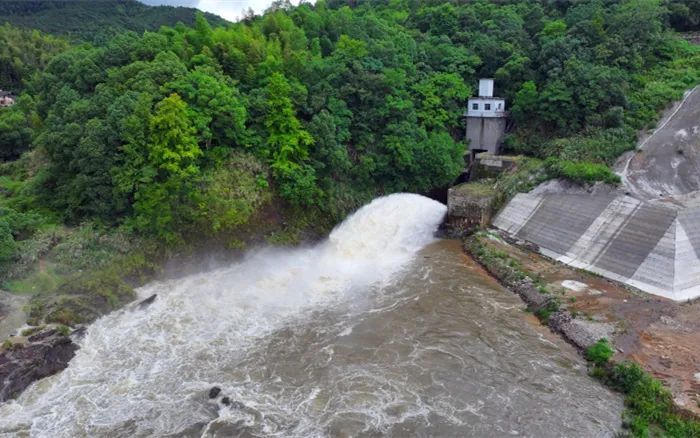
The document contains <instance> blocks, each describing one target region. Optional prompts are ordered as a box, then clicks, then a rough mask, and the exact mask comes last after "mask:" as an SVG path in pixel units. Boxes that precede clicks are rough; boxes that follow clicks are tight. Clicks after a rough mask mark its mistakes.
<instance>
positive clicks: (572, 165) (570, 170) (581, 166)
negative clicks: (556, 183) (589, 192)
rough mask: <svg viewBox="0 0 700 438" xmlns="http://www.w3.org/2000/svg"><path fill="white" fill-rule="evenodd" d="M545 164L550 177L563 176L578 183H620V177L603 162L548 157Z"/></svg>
mask: <svg viewBox="0 0 700 438" xmlns="http://www.w3.org/2000/svg"><path fill="white" fill-rule="evenodd" d="M545 165H546V167H547V173H548V175H549V176H550V177H552V178H565V179H568V180H570V181H573V182H576V183H579V184H587V183H595V182H599V181H600V182H604V183H607V184H612V185H617V184H619V183H620V177H619V176H617V175H616V174H615V172H613V171H612V170H610V168H609V167H608V166H605V165H603V164H596V163H589V162H573V161H565V160H560V159H558V158H555V157H550V158H548V159H547V161H546V162H545Z"/></svg>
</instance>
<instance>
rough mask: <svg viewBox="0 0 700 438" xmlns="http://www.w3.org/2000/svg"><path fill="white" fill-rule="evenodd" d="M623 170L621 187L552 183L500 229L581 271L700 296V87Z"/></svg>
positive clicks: (510, 209)
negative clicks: (584, 270)
mask: <svg viewBox="0 0 700 438" xmlns="http://www.w3.org/2000/svg"><path fill="white" fill-rule="evenodd" d="M616 168H617V170H618V173H619V174H620V176H621V177H622V181H623V184H622V187H621V188H620V189H618V190H615V189H611V188H607V189H606V188H601V187H598V188H597V189H596V190H594V191H593V192H592V193H588V192H587V191H586V190H582V189H581V188H577V187H573V186H567V185H566V184H564V183H562V182H549V183H545V184H543V185H541V186H540V187H538V188H536V189H535V190H533V191H532V192H530V193H525V194H519V195H517V196H515V197H514V198H513V199H512V200H511V202H510V203H509V204H508V205H507V206H506V207H505V208H504V209H503V210H502V211H501V212H500V213H499V214H498V216H497V217H496V219H495V220H494V225H495V226H496V227H497V228H499V229H501V230H503V231H506V232H507V233H509V234H511V235H512V236H514V237H516V238H518V239H521V240H524V241H527V242H529V243H533V244H535V245H537V247H538V248H539V250H540V252H542V253H543V254H545V255H547V256H550V257H552V258H554V259H557V260H559V261H561V262H564V263H567V264H569V265H572V266H575V267H577V268H582V269H586V270H589V271H592V272H595V273H598V274H601V275H603V276H605V277H608V278H611V279H613V280H617V281H621V282H623V283H626V284H628V285H630V286H634V287H636V288H638V289H641V290H643V291H646V292H649V293H652V294H656V295H660V296H664V297H667V298H671V299H674V300H677V301H682V300H688V299H693V298H697V297H700V190H699V189H700V88H695V89H693V90H691V91H689V92H688V93H686V95H685V96H684V98H683V100H682V101H681V102H678V103H677V104H675V105H674V106H673V107H672V108H670V109H669V110H668V111H667V112H666V114H665V116H664V118H663V119H662V120H661V121H660V122H659V125H658V127H657V128H656V129H655V130H654V131H653V132H652V133H651V134H650V135H649V136H648V137H647V138H646V139H644V140H643V141H641V142H640V144H639V146H638V148H637V150H636V151H634V152H631V153H628V154H626V155H624V156H623V157H621V159H620V161H619V163H618V165H617V166H616Z"/></svg>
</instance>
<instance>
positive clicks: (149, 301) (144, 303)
mask: <svg viewBox="0 0 700 438" xmlns="http://www.w3.org/2000/svg"><path fill="white" fill-rule="evenodd" d="M157 296H158V294H153V295H151V296H150V297H148V298H146V299H145V300H143V301H141V302H140V303H139V305H138V307H139V309H145V308H146V307H148V306H150V305H151V304H153V302H154V301H155V300H156V297H157Z"/></svg>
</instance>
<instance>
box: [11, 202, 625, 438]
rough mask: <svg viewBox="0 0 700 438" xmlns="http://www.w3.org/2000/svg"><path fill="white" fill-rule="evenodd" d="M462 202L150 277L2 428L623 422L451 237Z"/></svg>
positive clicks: (387, 428)
mask: <svg viewBox="0 0 700 438" xmlns="http://www.w3.org/2000/svg"><path fill="white" fill-rule="evenodd" d="M444 213H445V207H444V206H443V205H442V204H439V203H437V202H435V201H432V200H429V199H427V198H424V197H421V196H418V195H408V194H399V195H391V196H388V197H384V198H379V199H376V200H375V201H373V202H372V203H370V204H369V205H367V206H365V207H364V208H362V209H360V210H359V211H358V212H356V213H355V214H354V215H352V216H350V217H349V218H348V219H347V220H346V221H345V222H344V223H343V224H341V225H339V226H338V227H337V228H336V229H335V230H334V231H333V233H332V234H331V235H330V237H329V239H328V240H327V241H325V242H323V243H321V244H318V245H316V246H314V247H309V248H300V249H291V250H279V249H269V248H268V249H262V250H257V251H252V252H251V253H250V254H248V256H247V257H246V258H245V259H243V260H242V261H240V262H237V263H235V264H232V265H230V266H227V267H223V268H220V269H218V270H215V271H212V272H207V273H201V274H196V275H191V276H188V277H185V278H182V279H177V280H170V281H163V282H155V283H152V284H150V285H147V286H145V287H143V288H141V289H139V291H138V293H139V296H140V297H142V298H146V297H149V296H151V295H153V294H157V298H156V300H155V302H154V303H153V304H151V305H150V306H148V307H145V308H141V307H139V306H137V305H131V306H128V307H127V308H124V309H122V310H120V311H118V312H114V313H112V314H110V315H107V316H105V317H103V318H101V319H100V320H98V321H97V322H95V323H94V324H93V325H91V326H90V328H89V330H88V333H87V335H86V336H85V337H84V338H83V339H82V340H81V341H80V345H81V348H80V350H79V351H78V353H77V355H76V357H75V358H74V359H73V360H72V362H71V363H70V366H69V367H68V368H67V369H66V370H65V371H63V372H61V373H60V374H57V375H55V376H53V377H50V378H47V379H44V380H42V381H40V382H38V383H37V384H35V385H33V386H32V387H30V388H29V389H28V390H27V391H25V393H24V394H22V395H21V396H20V397H19V398H18V399H17V400H14V401H10V402H7V403H5V404H4V405H2V406H0V435H2V436H37V437H52V438H53V437H134V436H139V437H140V436H173V437H176V436H177V437H179V436H192V437H199V436H204V437H228V436H245V437H258V436H260V437H262V436H265V437H266V436H284V437H286V436H297V437H316V436H319V437H320V436H333V437H335V436H394V437H411V436H444V437H463V436H477V437H483V436H533V437H549V436H551V437H562V436H571V437H574V436H581V437H590V436H612V435H613V434H614V433H615V431H616V430H617V429H618V428H619V425H620V411H621V409H622V404H621V400H620V399H619V398H618V397H617V396H615V395H614V394H612V393H610V392H608V391H607V390H606V389H605V388H603V387H602V386H600V385H599V384H598V383H596V382H595V381H594V380H592V379H591V378H589V377H588V376H587V375H586V370H585V365H584V363H583V362H582V360H581V359H579V358H578V357H577V356H576V354H575V353H574V351H573V349H572V348H571V347H569V346H568V345H565V344H563V343H562V342H561V341H559V340H558V339H557V338H556V337H554V336H551V335H550V334H548V333H547V332H546V330H544V329H542V328H541V327H538V326H537V324H534V323H532V322H530V321H529V320H528V317H527V315H526V313H525V312H523V308H524V306H523V304H522V303H521V302H520V300H519V298H517V297H516V296H515V295H512V294H510V293H509V292H507V291H505V290H504V289H503V288H502V287H500V286H499V285H498V284H497V283H496V282H495V281H494V280H492V279H491V278H489V277H488V276H487V275H485V273H484V272H483V271H482V270H481V269H480V268H479V267H478V266H476V265H475V264H474V263H473V262H472V261H470V260H469V259H468V258H467V257H466V256H465V255H464V254H463V253H462V251H461V249H460V246H459V243H458V242H456V241H450V240H436V239H435V238H434V237H433V234H434V231H435V230H436V228H437V226H438V224H439V223H440V221H441V219H442V217H443V215H444ZM213 386H219V387H221V389H222V393H221V394H220V395H219V396H218V398H217V399H215V400H210V399H209V397H208V393H209V390H210V388H212V387H213ZM222 396H227V397H229V398H230V399H231V400H232V401H233V403H232V404H230V405H229V406H225V405H224V404H223V403H221V401H222V398H221V397H222Z"/></svg>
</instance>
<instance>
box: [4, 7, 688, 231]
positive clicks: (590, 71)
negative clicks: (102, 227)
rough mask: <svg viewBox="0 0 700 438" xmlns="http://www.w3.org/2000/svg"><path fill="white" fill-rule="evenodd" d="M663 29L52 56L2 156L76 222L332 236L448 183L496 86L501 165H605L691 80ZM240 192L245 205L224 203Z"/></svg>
mask: <svg viewBox="0 0 700 438" xmlns="http://www.w3.org/2000/svg"><path fill="white" fill-rule="evenodd" d="M672 16H673V15H672V13H671V12H670V9H669V4H666V3H661V2H659V1H655V0H624V1H616V2H609V1H603V0H588V1H582V2H579V1H576V2H574V1H571V2H569V1H558V2H550V1H544V0H543V1H537V2H533V1H525V0H506V1H498V2H496V1H488V0H475V1H472V2H467V3H464V2H456V1H452V2H451V1H440V2H435V1H424V2H410V1H391V2H385V1H380V0H372V1H367V0H365V1H353V2H345V1H341V0H319V1H318V2H317V3H316V4H315V5H311V4H307V3H302V4H301V5H299V6H297V7H292V6H291V5H289V4H288V3H284V2H278V3H275V4H274V5H273V6H272V7H271V8H270V9H269V10H268V11H266V13H265V14H264V15H262V16H248V17H247V18H246V19H245V20H243V21H241V22H239V23H235V24H231V25H229V26H226V27H222V26H216V25H214V26H212V24H211V23H210V22H209V21H208V20H207V19H206V18H205V16H203V15H198V16H197V17H196V18H195V19H194V22H193V25H192V26H191V27H188V26H185V25H182V24H178V25H175V26H172V27H162V28H160V29H159V30H158V31H156V32H152V31H146V32H139V33H133V32H128V31H127V32H120V33H118V34H117V35H115V36H114V37H113V38H110V39H108V40H107V41H105V42H103V43H99V44H82V45H77V46H74V47H72V48H71V49H69V50H64V47H63V46H62V45H61V44H56V45H57V46H58V47H59V48H58V49H57V50H55V53H54V52H51V56H52V57H51V59H50V61H47V60H45V59H41V60H40V61H37V62H35V67H34V70H35V71H37V72H38V74H36V75H35V76H34V77H33V78H32V79H31V80H29V81H27V85H26V88H25V91H24V93H23V95H22V98H21V99H20V100H21V102H22V104H21V105H20V106H18V108H17V109H16V110H13V111H0V148H1V149H0V157H2V158H3V159H13V158H16V157H17V156H18V155H19V153H21V151H23V150H26V149H30V148H33V149H35V150H37V151H41V153H42V155H41V156H42V157H44V159H45V162H44V163H42V171H41V172H39V173H38V174H36V175H35V176H34V177H33V178H34V183H33V186H32V187H33V190H34V193H35V195H36V197H37V199H39V200H41V204H42V205H48V206H50V208H51V209H52V211H54V212H56V213H58V214H60V215H61V217H62V218H63V220H65V221H67V222H69V223H78V222H81V221H84V220H100V221H104V222H106V223H125V224H127V225H129V226H131V227H133V229H134V230H137V231H139V232H142V233H147V234H156V235H162V237H165V238H173V236H176V235H179V234H183V233H186V232H187V230H193V229H197V230H219V229H221V227H225V226H227V225H226V224H228V225H231V226H233V224H238V223H240V221H241V220H243V219H241V218H244V217H249V216H250V209H251V208H253V207H252V206H254V205H255V206H259V205H260V200H261V199H269V198H270V196H271V197H274V198H275V199H279V200H282V201H283V202H285V203H287V204H288V205H290V206H292V207H293V208H298V209H301V210H305V211H314V212H316V213H317V214H318V215H322V216H324V217H329V218H332V219H333V220H338V219H340V218H341V217H343V216H344V215H345V214H346V213H347V212H348V211H350V210H351V209H353V208H356V207H357V206H359V205H360V204H361V203H363V202H366V201H367V200H368V199H370V198H371V197H373V196H376V195H378V194H383V193H390V192H396V191H412V192H427V191H430V190H431V189H433V188H435V187H441V186H443V187H444V186H445V185H448V184H450V183H451V182H452V181H453V180H454V178H455V177H456V176H457V175H458V174H459V172H460V170H461V169H462V168H463V166H464V162H463V157H462V156H463V153H464V150H465V147H466V146H465V144H464V143H463V141H464V140H463V121H462V119H461V114H462V112H463V109H464V107H465V104H466V100H467V98H468V97H469V96H470V95H471V94H472V90H473V89H474V88H475V86H476V83H477V81H478V79H479V78H480V77H493V78H495V79H496V84H497V92H498V93H499V94H502V95H503V96H504V97H505V98H506V100H507V103H508V106H509V107H510V108H512V116H513V121H514V129H513V130H512V132H511V133H510V134H509V136H508V140H507V145H508V147H509V148H510V149H511V150H513V151H516V152H525V153H527V154H531V155H535V156H542V157H547V156H550V155H555V156H559V157H561V158H562V159H565V160H569V161H581V160H585V161H592V162H594V163H599V164H610V163H611V162H612V160H614V159H615V157H617V155H619V154H620V153H621V152H623V151H624V150H626V149H629V148H630V147H631V146H632V145H633V142H634V135H635V132H636V131H637V130H638V129H640V128H642V127H644V126H647V125H648V124H649V123H651V122H652V121H653V120H654V117H655V116H656V114H657V111H658V110H659V109H660V108H661V107H663V105H665V104H666V102H668V101H669V100H671V99H674V98H676V97H678V96H679V95H680V93H681V92H682V90H683V89H685V88H687V87H689V86H692V85H694V84H695V83H696V82H697V80H698V75H697V67H698V66H699V65H700V64H699V60H700V57H699V56H698V51H697V49H696V48H695V47H693V46H691V45H689V44H688V43H685V42H684V41H681V40H680V39H678V38H677V37H676V36H674V34H673V33H672V32H671V29H670V22H671V17H672ZM214 24H216V23H214ZM0 29H2V28H0ZM6 31H7V32H10V33H11V32H14V30H12V29H11V28H9V27H6ZM48 47H53V46H52V44H48ZM50 50H53V49H50ZM10 125H12V126H22V127H23V128H22V129H21V130H19V131H17V132H13V133H11V134H8V129H7V126H10ZM25 127H26V128H25ZM236 178H240V179H241V181H245V187H246V189H245V190H244V191H241V192H236V193H245V194H246V195H245V196H248V198H246V199H247V200H244V202H243V203H242V204H240V206H239V207H240V208H239V207H236V205H234V203H233V199H232V198H231V196H233V195H232V194H231V193H233V192H228V191H227V190H225V188H224V182H233V183H234V184H235V180H236ZM241 184H244V183H243V182H241ZM262 192H265V193H267V194H268V195H270V196H263V195H261V193H262ZM241 196H244V195H241ZM245 196H244V197H245ZM203 224H204V225H203Z"/></svg>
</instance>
